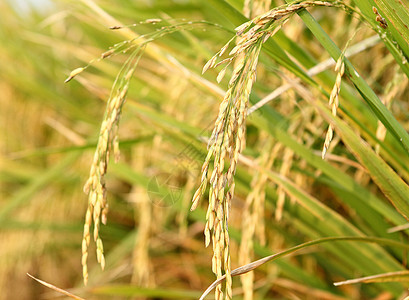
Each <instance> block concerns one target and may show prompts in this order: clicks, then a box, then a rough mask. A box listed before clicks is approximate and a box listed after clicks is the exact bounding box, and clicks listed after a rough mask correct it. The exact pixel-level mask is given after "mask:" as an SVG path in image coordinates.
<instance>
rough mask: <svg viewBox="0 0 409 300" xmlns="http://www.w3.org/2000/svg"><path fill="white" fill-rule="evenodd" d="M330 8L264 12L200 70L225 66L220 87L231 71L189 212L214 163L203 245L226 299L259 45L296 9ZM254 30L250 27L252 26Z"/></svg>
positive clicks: (229, 294) (299, 6) (310, 3)
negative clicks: (237, 183) (231, 226)
mask: <svg viewBox="0 0 409 300" xmlns="http://www.w3.org/2000/svg"><path fill="white" fill-rule="evenodd" d="M316 5H323V6H332V4H331V3H329V2H323V1H303V2H300V3H296V4H292V5H289V6H287V7H279V8H276V9H273V10H271V11H269V12H267V13H264V14H262V15H260V16H258V17H256V18H254V19H252V20H251V21H248V22H246V23H244V24H242V25H240V26H239V27H237V28H236V36H235V37H233V38H232V39H231V40H229V41H228V42H227V44H226V45H225V46H223V47H222V48H221V50H220V51H219V52H217V53H216V54H215V55H214V56H213V57H212V58H211V59H210V60H209V61H208V62H207V63H206V64H205V66H204V67H203V72H205V71H206V70H208V69H209V68H212V67H217V66H218V65H220V64H224V63H225V64H226V66H225V67H224V69H222V71H221V72H220V73H219V75H218V76H217V81H218V82H220V81H221V79H222V78H223V76H224V74H225V70H226V68H227V66H229V65H230V64H231V63H232V62H234V66H235V67H234V70H233V73H232V77H231V79H230V81H229V88H228V90H227V92H226V94H225V97H224V99H223V101H222V102H221V104H220V107H219V114H218V116H217V119H216V121H215V126H214V130H213V132H212V135H211V137H210V140H209V143H208V154H207V157H206V159H205V162H204V163H203V166H202V178H201V184H200V186H199V188H198V189H197V191H196V193H195V194H194V196H193V199H192V207H191V210H194V209H195V208H196V207H197V206H198V204H199V200H200V198H201V197H202V195H203V194H204V192H205V190H206V187H207V185H208V173H209V165H210V161H211V158H214V164H213V172H212V174H211V176H210V180H209V184H210V190H209V205H208V209H207V214H206V225H205V229H204V235H205V245H206V246H208V245H209V244H210V241H211V240H212V241H213V258H212V271H213V273H215V274H216V276H217V278H221V276H222V271H223V270H224V272H225V276H226V297H225V299H231V297H232V287H231V286H232V280H231V275H230V272H231V270H230V252H229V233H228V216H229V210H230V206H231V200H232V198H233V193H234V177H233V176H234V174H235V171H236V165H237V159H238V156H239V154H240V153H241V152H242V150H243V145H244V139H245V138H244V133H245V120H246V117H247V107H248V98H249V95H250V92H251V88H252V84H253V82H254V80H255V77H256V73H255V72H256V66H257V60H258V56H259V53H260V50H261V46H262V45H263V43H265V42H266V41H267V39H268V38H269V37H270V36H273V35H274V34H275V33H276V32H277V31H278V30H280V29H281V27H282V26H283V25H284V24H285V22H286V21H288V18H289V17H290V16H291V15H293V14H294V13H295V12H297V11H299V10H300V9H304V8H306V7H310V6H316ZM253 25H254V26H253ZM235 39H236V46H235V47H234V48H233V49H232V50H231V51H230V53H229V57H228V58H227V59H224V60H222V61H221V62H219V63H216V61H217V58H218V57H220V56H222V55H223V54H224V53H225V51H226V50H227V48H228V47H229V45H230V43H231V42H232V41H233V40H235ZM227 157H229V158H230V165H229V166H228V169H227V171H224V169H225V160H226V158H227ZM215 297H216V299H217V300H218V299H221V298H222V297H223V294H222V291H221V287H220V286H217V287H216V290H215Z"/></svg>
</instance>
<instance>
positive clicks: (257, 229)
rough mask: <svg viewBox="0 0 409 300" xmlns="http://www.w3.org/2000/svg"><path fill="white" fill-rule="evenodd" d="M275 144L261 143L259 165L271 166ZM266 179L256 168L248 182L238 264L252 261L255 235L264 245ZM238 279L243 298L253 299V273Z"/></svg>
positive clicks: (276, 151)
mask: <svg viewBox="0 0 409 300" xmlns="http://www.w3.org/2000/svg"><path fill="white" fill-rule="evenodd" d="M267 138H268V137H267ZM277 145H280V144H278V143H277V144H275V145H274V148H273V140H272V139H271V137H270V138H268V140H267V142H265V143H263V145H262V147H264V148H265V149H266V150H265V151H263V153H262V154H261V156H260V157H259V158H258V159H257V162H258V164H259V165H262V166H265V168H266V169H269V168H271V166H272V165H273V162H274V160H275V158H276V157H277V155H278V152H279V149H280V148H279V147H277ZM272 148H273V149H272ZM267 179H268V178H267V176H265V174H263V173H261V172H259V171H258V170H256V171H255V174H254V176H253V178H252V180H251V183H250V185H251V192H250V193H249V194H248V195H247V197H246V201H245V205H244V208H243V212H242V220H243V221H242V228H241V231H242V237H241V242H240V248H239V264H240V265H245V264H247V263H249V262H251V261H252V259H253V257H254V249H253V247H254V238H255V237H257V239H258V240H259V243H260V245H264V244H265V242H266V237H265V224H264V207H265V186H266V184H267ZM240 281H241V283H242V286H243V293H244V299H245V300H251V299H253V290H254V274H253V273H252V272H251V273H247V274H245V275H243V276H242V277H240Z"/></svg>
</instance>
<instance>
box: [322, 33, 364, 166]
mask: <svg viewBox="0 0 409 300" xmlns="http://www.w3.org/2000/svg"><path fill="white" fill-rule="evenodd" d="M356 32H357V31H355V32H354V34H353V35H352V37H351V38H350V39H349V40H348V41H347V43H346V45H345V48H344V50H343V51H342V52H341V55H340V56H339V58H338V60H337V63H336V65H335V72H337V76H336V79H335V84H334V87H333V88H332V91H331V94H330V96H329V103H328V104H329V105H330V106H331V112H332V115H333V116H334V117H335V116H336V115H337V110H338V106H339V92H340V91H341V81H342V77H343V76H344V73H345V63H344V58H345V52H346V49H347V48H348V46H349V44H350V42H351V41H352V39H353V38H354V37H355V34H356ZM333 137H334V127H333V125H332V124H331V123H330V124H329V125H328V130H327V133H326V135H325V141H324V146H323V148H322V154H321V157H322V159H325V154H326V153H327V151H328V148H329V147H330V144H331V141H332V138H333Z"/></svg>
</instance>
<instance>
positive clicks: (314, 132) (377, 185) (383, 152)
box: [0, 0, 409, 300]
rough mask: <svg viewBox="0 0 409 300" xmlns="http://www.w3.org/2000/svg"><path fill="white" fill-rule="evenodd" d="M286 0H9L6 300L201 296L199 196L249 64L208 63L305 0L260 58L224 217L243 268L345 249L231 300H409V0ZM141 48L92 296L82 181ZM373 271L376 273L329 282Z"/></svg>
mask: <svg viewBox="0 0 409 300" xmlns="http://www.w3.org/2000/svg"><path fill="white" fill-rule="evenodd" d="M287 2H288V3H290V1H287ZM287 2H286V1H284V0H283V1H279V0H276V1H274V0H185V1H177V0H156V1H153V0H144V1H137V0H134V1H131V0H129V1H109V0H98V1H97V0H81V1H74V0H59V1H55V0H53V1H51V0H50V1H31V2H24V1H18V2H14V1H7V0H3V1H1V2H0V104H1V108H0V150H1V151H0V153H1V154H0V155H1V156H0V186H1V196H0V245H1V246H0V299H59V298H62V297H64V296H63V295H62V294H60V293H58V292H56V291H54V290H52V289H49V288H47V287H45V286H43V285H41V284H39V283H38V282H36V281H34V280H33V279H31V278H29V277H28V276H27V275H26V273H29V274H31V275H33V276H35V277H37V278H39V279H41V280H44V281H46V282H48V283H50V284H53V285H55V286H57V287H59V288H62V289H64V290H67V291H69V292H71V293H73V294H75V295H78V296H79V297H82V298H84V299H199V297H200V296H201V294H202V293H203V292H204V291H205V290H206V288H207V287H208V286H209V285H210V284H211V283H212V282H213V281H214V280H215V279H216V276H215V275H214V274H213V272H212V255H213V248H212V246H209V247H207V248H206V247H205V238H204V235H203V231H204V228H205V224H206V210H207V207H208V201H207V200H208V198H209V192H208V190H204V191H203V193H204V195H203V197H202V199H201V200H200V202H199V204H198V207H197V208H196V210H194V211H190V208H191V201H192V197H193V196H194V194H195V191H196V190H197V189H198V188H199V186H200V183H201V178H202V175H201V169H202V164H203V162H204V161H205V159H206V156H207V152H208V149H207V147H206V145H207V142H208V141H209V137H210V136H211V134H212V130H213V127H214V124H215V120H216V118H217V116H218V112H219V105H220V103H221V102H222V99H223V97H224V95H225V93H226V91H227V90H228V88H229V81H230V79H231V77H232V74H234V69H235V67H237V65H234V62H233V64H232V66H229V67H228V68H227V69H226V74H225V76H224V78H221V77H219V78H218V74H219V72H220V71H221V70H222V67H216V68H210V69H209V70H207V72H205V73H204V74H202V69H203V67H204V65H205V64H206V62H207V61H209V60H210V59H211V58H212V57H213V55H214V54H216V53H217V52H218V51H219V50H220V49H221V48H222V47H223V46H224V45H225V44H226V43H227V42H228V41H229V40H230V39H231V38H232V37H234V36H235V34H236V31H235V28H236V27H238V26H239V25H241V24H243V23H244V22H246V21H248V20H249V19H252V18H255V17H256V16H258V15H260V14H263V13H266V12H267V11H269V10H271V9H274V8H275V7H279V6H282V5H288V6H287V7H290V8H291V7H292V8H294V7H297V6H296V5H300V3H301V4H302V5H305V7H307V6H308V8H307V9H303V8H304V6H303V7H301V8H300V9H297V10H294V11H293V12H291V14H290V15H289V16H290V17H289V20H288V22H287V23H285V24H283V27H282V28H281V29H280V30H279V31H277V33H275V35H274V37H271V38H270V39H269V40H267V41H266V42H265V43H264V44H263V46H262V48H261V52H260V55H259V57H258V66H257V69H256V75H257V80H256V81H255V83H254V85H253V87H252V90H251V94H250V99H249V102H250V103H249V110H248V112H249V114H248V116H247V120H246V123H245V124H246V126H245V145H246V147H245V148H244V150H243V151H242V152H241V154H240V156H239V158H238V164H237V170H236V172H235V175H234V180H235V191H234V196H233V199H232V201H231V208H230V212H229V221H228V233H229V236H230V248H229V249H230V250H229V251H230V256H231V268H232V269H235V268H237V267H240V266H242V265H245V264H248V263H250V262H252V261H255V260H257V259H259V258H262V257H265V256H268V255H272V254H275V253H279V252H280V251H284V250H287V249H290V248H291V247H294V246H296V245H299V244H302V243H305V242H308V241H312V240H319V239H322V238H327V237H334V238H339V237H349V238H351V240H346V241H345V240H344V241H339V240H327V241H325V240H323V241H320V242H319V243H318V244H316V245H312V246H305V247H301V249H300V250H299V251H298V252H295V253H292V252H291V251H290V252H291V253H289V254H291V255H288V256H285V257H283V258H279V259H277V260H275V261H272V262H268V263H266V264H264V265H262V266H260V267H258V268H257V269H256V270H254V271H252V272H250V273H247V274H246V275H241V276H237V277H236V276H235V277H233V283H232V284H233V285H232V287H233V289H232V292H233V299H246V300H250V299H334V300H335V299H337V300H338V299H379V300H381V299H382V300H385V299H405V297H407V296H408V295H409V293H408V281H409V272H408V271H406V269H407V261H408V253H407V250H408V248H409V243H408V231H407V229H408V228H409V226H406V224H407V220H408V216H409V192H408V191H409V187H408V182H409V136H408V134H407V131H408V129H409V104H408V103H409V102H408V100H409V88H408V75H409V64H408V62H407V60H408V58H409V45H408V41H409V30H408V27H407V26H409V22H408V21H409V12H408V9H407V7H409V5H408V2H407V1H386V0H376V1H373V0H351V1H349V0H345V1H327V3H328V4H325V3H324V4H325V5H324V4H323V2H322V1H296V3H292V4H291V3H290V4H288V3H287ZM283 7H284V6H283ZM373 7H377V12H378V14H376V13H375V12H374V10H373ZM284 11H285V7H284ZM378 16H379V18H378ZM382 19H383V20H382ZM382 22H385V23H382ZM385 24H386V25H385ZM128 25H129V26H128ZM110 28H111V29H110ZM115 28H118V29H115ZM325 33H326V34H325ZM124 41H129V42H127V43H124V44H121V43H122V42H124ZM235 43H236V44H235ZM239 43H240V40H238V41H237V40H236V41H233V42H232V43H231V45H230V46H229V48H228V50H227V51H226V54H225V55H224V56H223V57H222V58H220V60H222V59H223V58H225V57H228V52H230V51H231V49H233V47H234V46H235V45H237V44H239ZM135 45H136V46H135ZM141 45H142V46H141ZM128 46H132V47H138V46H141V51H140V52H139V53H138V55H140V58H139V56H138V58H139V61H138V64H137V66H136V69H135V71H134V73H133V76H132V78H131V79H130V82H129V87H128V90H127V97H126V103H125V104H124V106H123V109H122V112H120V123H119V127H118V137H119V149H120V152H121V156H120V159H119V161H118V162H117V163H115V162H114V158H113V157H112V158H111V160H110V162H109V165H108V167H107V173H106V176H105V184H106V190H107V195H106V196H107V201H108V204H109V211H108V213H107V224H106V225H101V226H100V228H99V236H100V238H101V240H102V241H103V245H104V250H103V251H104V255H105V269H104V270H101V267H100V266H99V264H98V262H97V257H96V254H95V253H96V249H97V248H98V247H99V246H98V247H97V246H96V245H95V243H94V242H93V241H92V238H91V243H90V245H89V257H88V273H89V274H88V276H89V277H88V284H87V285H86V286H85V285H84V283H83V266H82V263H81V256H82V252H83V249H82V239H83V230H84V219H85V214H86V211H87V207H88V202H87V201H88V200H87V195H86V194H84V192H83V186H84V184H85V183H86V181H87V179H88V177H89V174H90V168H91V165H92V163H93V157H94V152H95V151H96V149H97V143H98V137H99V132H100V128H101V124H102V122H103V120H104V118H105V119H106V117H107V116H106V115H105V116H104V114H105V109H106V104H107V102H108V100H109V99H110V95H115V93H116V92H117V90H116V88H117V86H114V83H115V81H116V80H117V82H120V81H121V79H123V78H124V76H123V75H121V74H122V73H121V68H122V66H123V65H124V64H126V62H127V59H129V58H130V57H131V55H132V53H133V52H132V51H131V50H127V49H128V48H126V47H128ZM121 47H122V48H121ZM123 50H125V51H123ZM341 53H342V54H341ZM344 55H345V56H346V57H347V59H343V57H344ZM339 57H341V59H339ZM337 60H338V61H339V62H341V61H342V63H343V64H344V66H345V74H341V73H340V71H339V69H337V71H335V70H334V69H335V63H336V61H337ZM82 67H86V69H84V70H83V71H82V72H81V73H79V74H78V75H77V76H76V77H75V78H73V79H72V80H70V81H69V82H68V83H64V81H65V80H66V79H67V77H68V76H69V74H70V73H71V71H72V70H75V69H77V68H82ZM118 74H120V75H119V77H118V78H117V76H118ZM341 75H343V76H341ZM121 76H122V77H121ZM217 79H220V83H218V82H217ZM334 85H335V86H336V87H338V88H339V89H340V90H339V89H338V90H337V89H335V90H334ZM113 86H114V89H113V91H112V92H111V89H112V87H113ZM111 93H112V94H111ZM331 95H332V96H331ZM330 96H331V97H332V98H334V97H336V96H337V97H339V105H336V107H335V104H332V105H329V104H328V100H329V98H330ZM111 99H112V97H111ZM260 101H261V102H260ZM256 103H259V104H258V106H257V105H256V106H253V105H255V104H256ZM382 103H383V104H382ZM331 110H333V113H332V114H331ZM334 110H336V114H335V113H334ZM335 115H336V116H335ZM329 123H330V124H332V125H331V126H332V128H334V133H333V138H332V141H331V142H330V141H329V140H330V139H329V138H328V135H327V132H328V126H329ZM329 130H330V131H331V129H329ZM236 135H237V134H236ZM236 135H233V136H234V137H236ZM241 142H243V145H244V140H242V141H241ZM324 145H325V147H326V148H328V149H327V150H326V151H327V153H326V156H325V159H322V151H323V147H324ZM111 150H112V151H111V152H114V149H111ZM110 154H111V156H113V153H110ZM210 165H211V167H212V166H213V162H212V163H211V164H210ZM228 166H229V162H228V159H226V169H227V168H228ZM222 167H224V165H223V166H222ZM222 169H223V168H222ZM210 174H212V173H211V172H210V173H209V177H210ZM224 213H226V212H224ZM207 218H209V215H207ZM91 231H92V227H91ZM91 236H92V234H91ZM358 238H359V240H358ZM354 239H355V240H354ZM224 271H226V270H225V269H224ZM390 272H399V273H392V274H389V273H390ZM381 274H386V275H383V276H382V275H381ZM378 275H379V276H378ZM365 276H375V277H374V278H372V279H365V280H358V282H357V283H353V284H345V285H339V286H334V282H342V281H345V280H348V279H354V278H362V277H365ZM223 290H224V289H223ZM214 297H215V296H214V295H213V294H212V293H211V294H210V295H209V296H207V298H208V299H214Z"/></svg>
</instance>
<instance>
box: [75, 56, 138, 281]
mask: <svg viewBox="0 0 409 300" xmlns="http://www.w3.org/2000/svg"><path fill="white" fill-rule="evenodd" d="M142 50H143V49H141V48H137V49H136V50H134V52H133V53H132V54H131V56H130V57H129V59H128V60H127V62H126V63H125V65H124V66H123V67H122V69H121V72H120V73H119V74H118V76H117V78H116V81H115V83H114V86H113V89H112V93H111V96H110V98H109V100H108V102H107V106H106V110H105V116H104V120H103V122H102V125H101V128H100V132H99V138H98V143H97V149H96V151H95V154H94V159H93V162H92V165H91V170H90V175H89V178H88V180H87V182H86V183H85V185H84V192H85V193H86V194H88V208H87V212H86V215H85V224H84V233H83V240H82V266H83V277H84V283H85V284H87V282H88V267H87V259H88V247H89V244H90V240H91V234H90V232H91V226H92V224H93V225H94V232H93V239H94V241H95V243H96V246H97V260H98V263H99V264H100V265H101V268H102V269H104V267H105V258H104V249H103V243H102V240H101V238H100V235H99V227H100V223H101V222H102V224H106V222H107V214H108V203H107V200H106V188H105V179H104V177H105V174H106V171H107V167H108V163H109V156H110V152H111V151H113V152H114V156H115V161H118V160H119V147H118V132H117V131H118V125H119V120H120V116H121V111H122V107H123V105H124V103H125V99H126V94H127V91H128V87H129V81H130V79H131V77H132V75H133V73H134V71H135V68H136V65H137V63H138V61H139V58H140V57H141V55H142Z"/></svg>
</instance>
